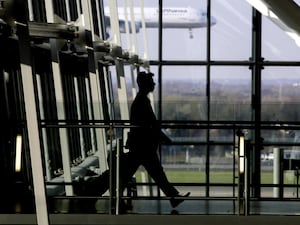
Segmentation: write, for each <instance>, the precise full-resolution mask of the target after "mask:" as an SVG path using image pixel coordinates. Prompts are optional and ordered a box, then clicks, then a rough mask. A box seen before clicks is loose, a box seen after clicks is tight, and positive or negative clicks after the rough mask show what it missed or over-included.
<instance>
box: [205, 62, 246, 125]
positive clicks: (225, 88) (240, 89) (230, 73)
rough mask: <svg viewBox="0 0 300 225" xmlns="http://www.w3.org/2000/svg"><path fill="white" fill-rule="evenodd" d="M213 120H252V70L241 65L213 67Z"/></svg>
mask: <svg viewBox="0 0 300 225" xmlns="http://www.w3.org/2000/svg"><path fill="white" fill-rule="evenodd" d="M210 90H211V94H210V95H211V101H210V104H211V108H210V118H211V120H243V121H245V120H251V71H250V70H249V68H248V67H241V66H236V67H232V66H214V67H211V84H210Z"/></svg>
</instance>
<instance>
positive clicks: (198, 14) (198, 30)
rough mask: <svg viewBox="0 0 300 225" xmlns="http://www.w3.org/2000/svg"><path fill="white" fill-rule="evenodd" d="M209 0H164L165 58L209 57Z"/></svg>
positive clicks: (189, 58)
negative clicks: (207, 50) (207, 37)
mask: <svg viewBox="0 0 300 225" xmlns="http://www.w3.org/2000/svg"><path fill="white" fill-rule="evenodd" d="M206 2H207V1H206V0H198V1H189V2H188V4H187V2H186V1H177V2H176V1H174V0H165V1H163V8H164V11H163V34H162V35H163V43H162V44H163V59H165V60H204V59H205V58H206V46H207V41H206V36H207V11H206V8H207V6H206Z"/></svg>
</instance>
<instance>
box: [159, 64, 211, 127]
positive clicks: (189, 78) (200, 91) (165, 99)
mask: <svg viewBox="0 0 300 225" xmlns="http://www.w3.org/2000/svg"><path fill="white" fill-rule="evenodd" d="M162 74H163V77H162V119H163V120H179V121H180V120H206V118H207V115H206V114H207V113H206V112H207V110H206V108H207V106H206V75H205V74H206V70H205V67H201V66H198V67H197V66H165V67H163V72H162Z"/></svg>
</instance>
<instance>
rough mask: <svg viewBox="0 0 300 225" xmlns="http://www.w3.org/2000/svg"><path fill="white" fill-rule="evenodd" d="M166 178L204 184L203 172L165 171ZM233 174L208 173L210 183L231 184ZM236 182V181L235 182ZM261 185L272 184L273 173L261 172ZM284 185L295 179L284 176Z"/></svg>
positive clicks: (173, 180) (293, 181)
mask: <svg viewBox="0 0 300 225" xmlns="http://www.w3.org/2000/svg"><path fill="white" fill-rule="evenodd" d="M165 172H166V174H167V177H168V179H169V181H170V182H176V183H187V182H188V183H189V182H191V183H204V182H205V172H204V171H193V170H166V171H165ZM136 179H137V182H142V178H141V173H140V172H137V173H136ZM233 180H234V178H233V173H232V172H231V171H211V172H210V182H211V183H233ZM236 182H237V181H236ZM261 183H262V184H272V183H273V173H272V172H262V173H261ZM284 183H285V184H294V183H295V178H294V177H293V175H288V174H286V173H285V175H284Z"/></svg>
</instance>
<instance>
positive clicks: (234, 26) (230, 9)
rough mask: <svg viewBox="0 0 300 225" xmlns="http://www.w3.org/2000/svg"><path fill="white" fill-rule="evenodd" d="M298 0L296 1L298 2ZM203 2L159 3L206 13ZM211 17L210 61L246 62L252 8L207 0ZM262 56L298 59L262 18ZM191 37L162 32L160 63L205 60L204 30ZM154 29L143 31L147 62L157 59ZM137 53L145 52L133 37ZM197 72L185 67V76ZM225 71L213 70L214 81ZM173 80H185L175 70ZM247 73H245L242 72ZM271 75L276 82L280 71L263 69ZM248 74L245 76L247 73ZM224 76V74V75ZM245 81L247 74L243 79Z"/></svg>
mask: <svg viewBox="0 0 300 225" xmlns="http://www.w3.org/2000/svg"><path fill="white" fill-rule="evenodd" d="M299 1H300V0H297V2H299ZM132 2H133V4H134V6H140V4H141V2H142V1H137V0H133V1H132ZM143 2H144V6H145V7H153V6H154V7H155V6H157V5H158V1H155V0H144V1H143ZM206 2H207V1H206V0H187V1H182V0H163V3H164V7H193V8H198V9H201V10H206ZM124 4H127V5H129V4H130V1H129V0H127V1H125V0H122V1H121V0H119V1H118V5H119V6H123V5H124ZM211 14H212V16H213V17H214V18H215V19H216V21H217V23H216V25H214V26H212V28H211V59H212V60H229V61H232V60H242V61H243V60H248V59H249V57H250V56H251V51H252V50H251V29H252V25H251V22H252V21H251V15H252V8H251V6H250V4H249V3H248V2H247V1H246V0H211ZM262 21H263V25H262V26H263V34H262V55H263V57H264V59H265V60H266V61H272V60H275V61H292V60H295V61H296V60H300V48H299V47H298V46H297V45H296V44H295V42H294V41H293V40H292V39H291V38H290V37H289V36H288V35H287V34H286V33H284V32H283V31H282V30H281V29H280V28H279V27H278V26H277V25H275V24H274V23H273V22H272V21H270V20H269V19H267V18H265V17H263V19H262ZM192 32H193V38H191V37H190V33H189V30H188V29H164V31H163V59H164V60H205V59H206V52H207V51H206V50H207V39H206V35H207V32H206V28H198V29H193V31H192ZM157 39H158V29H147V46H148V47H147V52H148V55H149V59H154V60H156V59H158V51H157V49H158V40H157ZM126 40H127V39H126V36H125V35H124V34H122V46H124V48H128V46H127V42H126ZM137 40H138V52H139V55H141V56H143V55H144V53H145V48H144V42H143V41H144V37H143V34H142V33H141V32H140V33H138V34H137ZM287 70H288V74H289V75H290V76H292V77H299V75H300V70H299V69H297V68H296V69H294V68H288V69H287ZM198 71H199V69H194V68H189V69H187V71H186V72H187V73H189V75H188V77H189V78H190V79H193V77H195V76H196V77H199V76H198V73H199V72H198ZM227 71H228V70H226V71H225V70H223V71H222V70H221V69H216V70H215V73H216V74H215V76H214V77H215V78H216V79H217V78H222V77H224V76H225V75H224V72H225V73H229V72H227ZM168 72H170V73H172V77H173V78H175V79H186V77H187V74H185V76H183V75H182V73H180V74H179V73H178V74H177V73H176V69H174V70H173V71H172V70H168ZM246 73H247V72H246ZM264 73H265V74H267V75H268V73H271V75H269V76H268V77H269V78H274V79H277V78H278V76H279V77H280V76H283V75H282V72H281V71H279V74H276V70H272V69H271V70H266V71H264ZM247 74H248V73H247ZM226 77H227V75H226ZM228 78H230V79H242V76H241V74H240V73H239V72H237V73H234V74H228ZM245 79H248V75H246V76H245Z"/></svg>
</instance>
